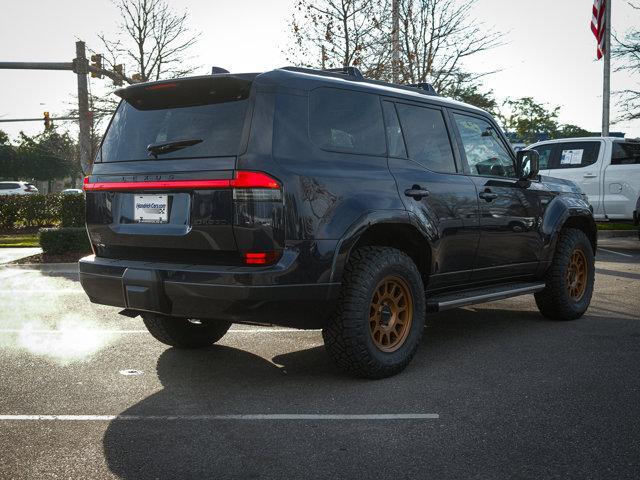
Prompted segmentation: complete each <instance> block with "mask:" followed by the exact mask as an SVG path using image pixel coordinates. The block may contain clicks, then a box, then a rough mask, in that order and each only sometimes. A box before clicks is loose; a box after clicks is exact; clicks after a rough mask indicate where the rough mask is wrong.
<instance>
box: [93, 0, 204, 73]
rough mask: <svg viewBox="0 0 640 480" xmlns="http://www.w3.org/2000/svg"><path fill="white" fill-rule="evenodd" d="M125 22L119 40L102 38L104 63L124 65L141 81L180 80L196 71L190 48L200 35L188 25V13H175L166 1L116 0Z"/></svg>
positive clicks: (104, 36) (114, 1)
mask: <svg viewBox="0 0 640 480" xmlns="http://www.w3.org/2000/svg"><path fill="white" fill-rule="evenodd" d="M113 4H114V5H115V6H116V8H117V9H118V10H119V12H120V17H121V19H122V23H121V24H120V25H119V26H118V27H119V31H118V33H117V35H116V37H115V38H113V39H111V38H108V37H107V36H106V35H105V34H104V33H101V34H100V35H98V38H99V39H100V41H101V43H102V45H101V47H100V48H101V49H102V50H104V52H105V54H106V55H105V56H104V60H105V62H106V63H107V64H110V66H111V67H113V66H114V65H116V64H124V65H125V67H127V68H126V71H127V73H128V74H129V76H133V75H134V74H137V75H138V76H139V81H143V82H146V81H149V80H160V79H161V78H163V77H180V76H184V75H188V74H190V73H192V72H193V71H194V70H195V67H193V66H190V65H189V61H190V60H192V57H188V56H187V55H188V51H189V49H190V48H191V47H192V46H194V45H195V44H196V42H197V41H198V38H199V36H200V33H199V32H195V33H194V32H192V31H191V30H190V29H189V28H188V26H187V21H188V17H189V15H188V13H187V12H186V11H184V12H182V13H175V12H174V11H172V10H171V8H170V6H169V3H168V2H167V1H166V0H113Z"/></svg>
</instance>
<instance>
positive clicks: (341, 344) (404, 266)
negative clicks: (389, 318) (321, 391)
mask: <svg viewBox="0 0 640 480" xmlns="http://www.w3.org/2000/svg"><path fill="white" fill-rule="evenodd" d="M390 276H393V277H395V278H399V279H401V280H402V281H403V282H404V284H405V285H406V287H408V288H407V292H410V293H409V294H410V295H411V300H412V302H413V305H412V311H413V315H412V320H411V323H410V325H409V326H408V327H407V330H408V332H407V334H406V336H405V337H404V340H403V343H401V344H400V345H399V347H397V350H395V351H392V352H385V351H382V350H380V349H379V348H378V347H377V346H376V343H375V342H374V339H373V335H372V333H371V330H370V324H369V314H370V308H371V304H372V301H373V300H372V299H373V298H374V290H376V288H377V286H378V285H379V282H381V281H383V280H384V279H385V278H389V277H390ZM425 315H426V301H425V295H424V286H423V283H422V278H421V276H420V272H419V271H418V268H417V267H416V265H415V263H413V261H412V260H411V258H409V257H408V256H407V255H406V254H405V253H403V252H401V251H400V250H397V249H395V248H388V247H362V248H359V249H357V250H356V251H355V252H353V253H352V255H351V258H350V259H349V262H348V263H347V266H346V268H345V273H344V279H343V283H342V289H341V292H340V298H339V301H338V305H337V308H336V310H335V312H334V314H333V316H332V317H331V319H330V320H329V322H328V324H327V326H326V327H325V328H324V329H323V330H322V336H323V338H324V343H325V347H326V350H327V352H328V354H329V356H330V357H331V359H332V360H333V361H334V362H335V363H336V365H337V366H338V367H340V368H341V369H343V370H344V371H346V372H348V373H350V374H353V375H356V376H360V377H365V378H384V377H389V376H392V375H395V374H397V373H399V372H400V371H402V370H403V369H404V368H405V367H406V366H407V365H408V364H409V362H410V361H411V359H412V358H413V356H414V354H415V352H416V350H417V348H418V345H419V344H420V340H421V338H422V332H423V330H424V322H425Z"/></svg>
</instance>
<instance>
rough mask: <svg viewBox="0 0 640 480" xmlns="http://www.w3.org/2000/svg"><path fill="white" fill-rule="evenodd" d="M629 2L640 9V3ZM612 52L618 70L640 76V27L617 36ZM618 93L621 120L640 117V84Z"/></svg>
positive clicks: (636, 8)
mask: <svg viewBox="0 0 640 480" xmlns="http://www.w3.org/2000/svg"><path fill="white" fill-rule="evenodd" d="M628 3H629V5H630V6H631V7H633V8H634V9H635V10H640V5H635V4H633V3H631V2H628ZM612 53H613V57H614V58H616V59H617V60H618V61H619V64H618V68H617V70H618V71H627V72H629V73H630V74H631V75H634V76H636V78H640V77H639V76H640V29H637V28H636V29H635V30H630V31H628V32H627V33H626V34H625V35H624V37H622V38H619V37H618V36H615V37H614V48H613V50H612ZM617 93H618V94H619V96H620V102H619V103H618V105H620V107H621V108H622V118H621V120H638V119H640V84H639V86H638V89H633V88H630V89H626V90H623V91H621V92H617Z"/></svg>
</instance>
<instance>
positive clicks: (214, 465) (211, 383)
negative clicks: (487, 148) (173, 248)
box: [103, 309, 557, 479]
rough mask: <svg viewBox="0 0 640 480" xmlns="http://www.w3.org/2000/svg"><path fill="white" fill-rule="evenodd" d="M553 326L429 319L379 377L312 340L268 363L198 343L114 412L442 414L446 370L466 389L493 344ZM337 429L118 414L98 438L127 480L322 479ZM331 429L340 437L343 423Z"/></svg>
mask: <svg viewBox="0 0 640 480" xmlns="http://www.w3.org/2000/svg"><path fill="white" fill-rule="evenodd" d="M550 324H551V323H550V322H546V321H544V320H543V319H542V317H540V315H539V314H537V313H534V312H514V311H512V310H496V309H491V310H486V311H478V312H474V311H471V310H466V309H459V310H453V311H450V312H446V313H442V314H438V315H435V316H433V317H432V318H431V321H430V322H429V324H428V326H427V327H426V329H425V335H424V339H423V342H422V343H423V344H422V345H421V348H420V349H419V351H418V353H417V355H416V357H415V358H414V360H413V362H412V364H411V365H410V366H409V368H407V370H405V372H403V373H402V374H400V375H397V376H395V377H392V378H389V379H384V380H379V381H367V380H361V379H354V378H351V377H349V376H348V375H345V374H342V373H341V372H340V371H338V370H337V369H336V368H335V367H334V366H333V365H332V363H331V361H330V360H329V358H328V357H327V355H326V353H325V351H324V347H323V346H321V345H320V344H319V343H320V339H319V338H317V337H316V338H315V340H314V341H313V342H311V346H308V345H306V346H307V348H303V349H295V350H294V351H290V352H288V353H281V354H278V355H276V356H274V357H273V358H271V359H269V358H264V357H262V356H259V355H256V354H253V353H249V352H246V351H243V350H240V349H236V348H232V347H229V346H220V345H216V346H213V347H211V348H208V349H204V350H195V351H185V350H178V349H174V348H169V349H167V350H165V351H164V352H163V353H162V354H161V355H160V357H159V358H158V362H157V375H158V378H159V380H160V381H161V383H162V387H163V389H162V390H160V391H158V392H157V393H154V394H153V395H150V396H149V397H147V398H145V399H144V400H142V401H140V402H139V403H137V404H135V405H133V406H132V407H130V408H129V409H127V410H126V411H124V412H122V413H121V416H134V417H148V416H154V415H160V416H162V415H177V416H184V417H188V416H195V415H198V416H202V415H225V414H251V413H261V414H269V413H354V414H362V413H389V412H437V411H441V410H444V409H445V408H446V405H447V402H450V400H447V399H446V398H445V396H443V392H444V391H447V390H450V389H451V388H452V387H451V379H452V378H455V379H456V380H455V382H456V383H461V384H463V385H464V382H465V381H468V382H473V381H477V378H481V376H482V375H487V372H489V374H491V375H493V374H498V375H499V373H494V372H501V371H504V365H503V361H504V356H500V355H498V356H496V355H494V354H493V352H495V351H496V348H497V346H498V345H500V344H505V345H508V344H510V343H513V342H517V341H518V339H520V338H522V337H526V336H527V335H535V332H536V331H541V330H544V329H547V328H548V327H549V325H550ZM554 325H557V324H554ZM292 338H293V337H291V336H290V338H289V339H288V340H282V339H280V340H278V341H280V342H285V341H291V340H292ZM294 348H295V347H294ZM481 357H484V360H483V361H482V362H478V361H477V358H481ZM462 358H466V360H464V361H462V360H461V359H462ZM516 367H517V366H516ZM393 392H403V393H402V394H401V395H400V394H394V393H393ZM463 393H464V392H463ZM389 427H390V425H387V426H386V427H374V426H372V425H371V424H369V426H366V425H363V424H361V425H360V426H354V425H352V424H351V425H350V426H349V428H351V429H354V428H355V429H356V432H360V429H362V428H364V429H365V431H366V430H367V429H370V428H373V429H374V430H375V429H377V430H376V432H377V433H378V434H380V432H379V429H380V428H389ZM334 428H335V429H339V428H343V427H339V426H334V425H333V424H331V425H330V424H328V423H319V424H318V423H317V422H316V423H314V422H305V421H293V422H286V421H280V422H273V421H262V422H254V421H237V420H211V419H202V418H200V419H199V420H195V419H188V418H175V419H173V420H163V419H156V420H149V419H140V420H131V419H116V420H114V421H112V422H110V424H109V426H108V428H107V430H106V432H105V435H104V438H103V446H104V453H105V458H106V461H107V463H108V466H109V468H110V470H111V471H112V472H113V473H114V474H115V475H117V476H119V477H120V478H125V479H143V478H200V477H206V478H257V477H261V478H264V477H265V476H266V477H270V475H269V474H268V473H265V472H268V471H270V470H269V469H273V468H276V471H277V472H278V476H279V478H287V477H296V476H300V475H301V474H302V473H301V471H300V470H299V468H300V467H301V466H304V468H305V469H311V470H310V472H315V473H313V474H312V475H311V476H312V477H316V478H317V474H318V472H320V471H323V470H313V469H314V468H317V469H322V468H324V467H323V464H322V463H321V461H326V457H324V456H323V455H322V452H320V453H318V454H315V453H314V454H313V455H311V453H313V450H315V449H321V450H322V449H323V448H330V445H331V441H330V440H329V439H325V438H324V437H323V435H324V434H323V433H322V432H326V431H333V430H332V429H334ZM391 428H393V427H391ZM383 433H384V432H383ZM335 434H336V435H338V436H343V435H347V430H338V431H337V432H336V433H335ZM350 434H351V433H350ZM364 434H365V433H364V432H363V433H358V434H357V435H364ZM294 439H295V440H294ZM355 441H357V439H356V440H355ZM313 442H320V444H319V445H312V443H313ZM327 442H329V443H327ZM307 449H308V450H309V451H307ZM323 458H324V460H322V459H323ZM274 462H276V464H274ZM264 469H266V470H264Z"/></svg>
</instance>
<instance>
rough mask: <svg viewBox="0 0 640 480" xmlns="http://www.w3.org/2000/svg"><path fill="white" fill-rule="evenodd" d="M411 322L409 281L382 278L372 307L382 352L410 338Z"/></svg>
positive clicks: (372, 326)
mask: <svg viewBox="0 0 640 480" xmlns="http://www.w3.org/2000/svg"><path fill="white" fill-rule="evenodd" d="M585 265H586V263H585ZM412 321H413V298H412V297H411V291H410V290H409V286H408V285H407V283H406V282H405V281H404V280H402V279H401V278H400V277H396V276H392V275H390V276H387V277H385V278H383V279H382V281H380V283H378V286H377V287H376V289H375V290H374V292H373V298H372V299H371V304H370V306H369V329H370V331H371V338H373V343H374V344H375V345H376V347H378V349H379V350H381V351H383V352H388V353H389V352H394V351H396V350H397V349H399V348H400V347H401V346H402V345H403V344H404V342H405V340H406V339H407V336H408V335H409V331H410V330H411V322H412Z"/></svg>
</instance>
